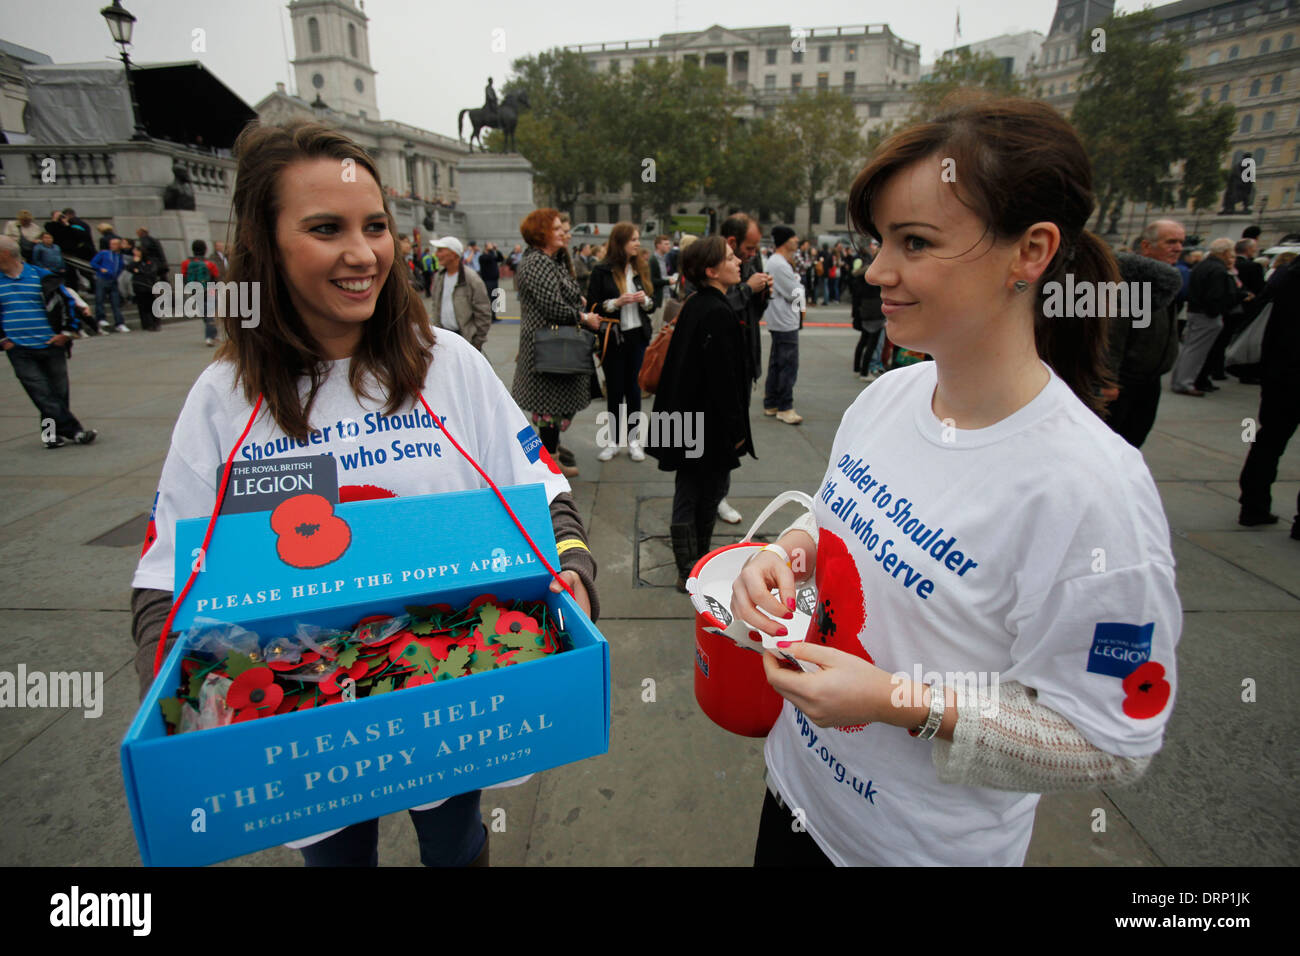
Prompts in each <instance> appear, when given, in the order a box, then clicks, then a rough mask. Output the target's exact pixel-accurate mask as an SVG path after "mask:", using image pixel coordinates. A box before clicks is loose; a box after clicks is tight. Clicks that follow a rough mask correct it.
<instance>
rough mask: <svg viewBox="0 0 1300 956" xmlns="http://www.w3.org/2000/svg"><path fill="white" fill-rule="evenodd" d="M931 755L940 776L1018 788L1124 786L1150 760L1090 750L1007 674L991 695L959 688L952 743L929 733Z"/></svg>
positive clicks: (974, 784)
mask: <svg viewBox="0 0 1300 956" xmlns="http://www.w3.org/2000/svg"><path fill="white" fill-rule="evenodd" d="M986 715H991V716H986ZM932 757H933V760H934V766H935V770H936V771H937V772H938V775H939V779H940V780H941V781H942V782H944V783H951V784H958V785H962V786H968V787H991V788H993V789H995V790H1014V791H1019V792H1024V793H1050V792H1052V791H1057V790H1089V789H1092V788H1093V787H1097V786H1102V785H1104V784H1115V785H1120V786H1126V785H1128V784H1131V783H1134V782H1135V781H1136V780H1137V779H1138V778H1139V777H1141V776H1142V774H1144V773H1145V772H1146V769H1147V767H1148V766H1149V765H1150V763H1151V757H1150V756H1145V757H1117V756H1115V755H1114V754H1109V753H1106V752H1105V751H1103V750H1098V749H1097V748H1096V747H1094V746H1093V745H1092V744H1091V743H1089V742H1088V740H1087V739H1086V738H1085V737H1084V736H1083V734H1081V733H1080V732H1079V731H1078V730H1077V729H1076V728H1075V726H1074V725H1073V724H1071V723H1070V722H1069V721H1068V720H1066V719H1065V718H1064V717H1063V716H1061V715H1060V714H1059V713H1057V712H1056V711H1054V710H1052V709H1051V708H1050V707H1046V706H1044V705H1043V704H1040V703H1038V693H1037V691H1035V690H1034V689H1033V688H1029V687H1025V686H1024V685H1023V684H1019V683H1017V682H1015V681H1008V682H1006V683H1001V684H998V685H997V690H996V696H992V695H984V694H973V693H972V694H961V693H959V694H958V699H957V724H956V726H955V727H954V729H953V734H952V742H951V743H949V742H948V741H946V740H940V739H938V738H937V737H936V738H935V740H934V750H933V754H932Z"/></svg>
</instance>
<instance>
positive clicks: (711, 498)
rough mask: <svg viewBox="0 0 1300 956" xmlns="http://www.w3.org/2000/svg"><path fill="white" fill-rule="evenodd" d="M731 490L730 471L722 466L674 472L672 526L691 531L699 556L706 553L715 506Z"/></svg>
mask: <svg viewBox="0 0 1300 956" xmlns="http://www.w3.org/2000/svg"><path fill="white" fill-rule="evenodd" d="M730 488H731V469H730V468H727V467H725V466H723V467H721V468H719V467H718V466H716V465H696V464H686V463H683V464H682V466H681V467H680V468H678V469H677V489H676V491H674V492H673V524H688V525H690V526H691V527H692V528H694V529H695V534H696V536H697V538H698V541H697V544H698V546H699V553H700V554H701V555H703V554H706V553H708V550H709V541H710V539H711V538H712V536H713V526H714V524H715V523H716V522H717V520H718V502H719V501H721V500H722V499H723V498H725V497H727V491H728V490H730Z"/></svg>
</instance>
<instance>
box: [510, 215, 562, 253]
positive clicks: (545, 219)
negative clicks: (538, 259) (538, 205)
mask: <svg viewBox="0 0 1300 956" xmlns="http://www.w3.org/2000/svg"><path fill="white" fill-rule="evenodd" d="M559 217H560V211H559V210H558V209H550V208H546V209H534V210H533V211H532V212H530V213H529V214H528V215H526V216H524V219H523V222H521V223H519V235H521V236H523V237H524V242H526V243H528V244H529V245H530V246H534V247H536V248H538V249H541V248H542V247H543V246H545V245H546V240H547V239H549V238H550V236H551V230H552V229H553V228H554V226H555V220H556V219H558V218H559Z"/></svg>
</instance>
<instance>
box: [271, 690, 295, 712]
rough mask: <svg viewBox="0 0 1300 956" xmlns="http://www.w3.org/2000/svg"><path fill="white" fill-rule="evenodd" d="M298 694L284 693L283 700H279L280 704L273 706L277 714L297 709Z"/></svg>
mask: <svg viewBox="0 0 1300 956" xmlns="http://www.w3.org/2000/svg"><path fill="white" fill-rule="evenodd" d="M299 696H301V695H299V694H285V695H284V700H282V701H280V706H279V707H277V708H275V712H276V713H277V714H287V713H289V711H291V710H297V709H298V698H299Z"/></svg>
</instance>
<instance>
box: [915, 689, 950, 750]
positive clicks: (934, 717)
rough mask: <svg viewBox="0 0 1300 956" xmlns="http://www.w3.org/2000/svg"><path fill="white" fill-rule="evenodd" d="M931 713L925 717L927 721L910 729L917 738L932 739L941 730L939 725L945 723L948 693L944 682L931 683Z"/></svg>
mask: <svg viewBox="0 0 1300 956" xmlns="http://www.w3.org/2000/svg"><path fill="white" fill-rule="evenodd" d="M929 687H930V715H929V716H928V717H926V718H925V723H923V724H922V725H921V726H920V727H917V728H916V729H915V730H909V731H908V733H910V734H911V735H912V736H913V737H915V738H916V739H917V740H930V739H931V738H933V737H934V735H935V734H937V733H938V732H939V725H940V724H942V723H943V711H944V707H945V706H946V704H947V698H946V695H945V694H944V692H943V684H941V683H935V684H930V685H929Z"/></svg>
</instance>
